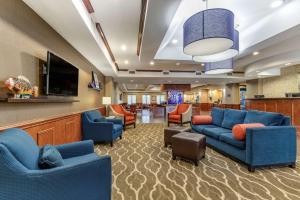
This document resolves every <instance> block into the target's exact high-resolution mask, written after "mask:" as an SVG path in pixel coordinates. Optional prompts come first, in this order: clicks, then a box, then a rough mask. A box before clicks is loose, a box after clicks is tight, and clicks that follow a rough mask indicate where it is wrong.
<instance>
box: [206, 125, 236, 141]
mask: <svg viewBox="0 0 300 200" xmlns="http://www.w3.org/2000/svg"><path fill="white" fill-rule="evenodd" d="M223 133H231V130H230V129H226V128H221V127H218V128H204V129H203V134H204V135H207V136H209V137H213V138H215V139H219V136H220V135H221V134H223Z"/></svg>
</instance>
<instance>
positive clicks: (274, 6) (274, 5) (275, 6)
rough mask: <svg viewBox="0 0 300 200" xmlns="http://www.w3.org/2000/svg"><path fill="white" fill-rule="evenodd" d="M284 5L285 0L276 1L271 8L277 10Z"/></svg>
mask: <svg viewBox="0 0 300 200" xmlns="http://www.w3.org/2000/svg"><path fill="white" fill-rule="evenodd" d="M282 4H283V0H275V1H273V2H272V3H271V8H277V7H279V6H281V5H282Z"/></svg>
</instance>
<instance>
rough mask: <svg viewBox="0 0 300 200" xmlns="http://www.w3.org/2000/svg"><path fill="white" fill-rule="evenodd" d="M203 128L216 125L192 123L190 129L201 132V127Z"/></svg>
mask: <svg viewBox="0 0 300 200" xmlns="http://www.w3.org/2000/svg"><path fill="white" fill-rule="evenodd" d="M205 128H217V126H216V125H213V124H206V125H204V124H203V125H202V124H201V125H195V124H192V129H193V130H194V131H196V132H198V133H203V129H205Z"/></svg>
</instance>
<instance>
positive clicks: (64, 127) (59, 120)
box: [0, 107, 105, 146]
mask: <svg viewBox="0 0 300 200" xmlns="http://www.w3.org/2000/svg"><path fill="white" fill-rule="evenodd" d="M99 111H100V112H101V113H102V115H105V108H104V107H101V108H99ZM7 128H21V129H23V130H25V131H26V132H27V133H29V134H30V135H31V137H32V138H33V139H34V140H35V141H36V143H37V144H38V145H39V146H44V145H46V144H51V145H60V144H65V143H71V142H77V141H80V140H81V136H82V133H81V112H79V113H74V114H68V115H64V116H58V117H51V118H48V119H37V120H34V121H31V122H24V123H19V124H15V125H10V126H9V127H0V130H4V129H7Z"/></svg>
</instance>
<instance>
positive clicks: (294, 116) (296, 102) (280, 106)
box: [246, 97, 300, 132]
mask: <svg viewBox="0 0 300 200" xmlns="http://www.w3.org/2000/svg"><path fill="white" fill-rule="evenodd" d="M246 109H247V110H260V111H266V112H278V113H281V114H283V115H286V116H290V117H291V121H292V124H293V125H294V126H296V127H297V131H298V132H300V98H299V97H291V98H262V99H246Z"/></svg>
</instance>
